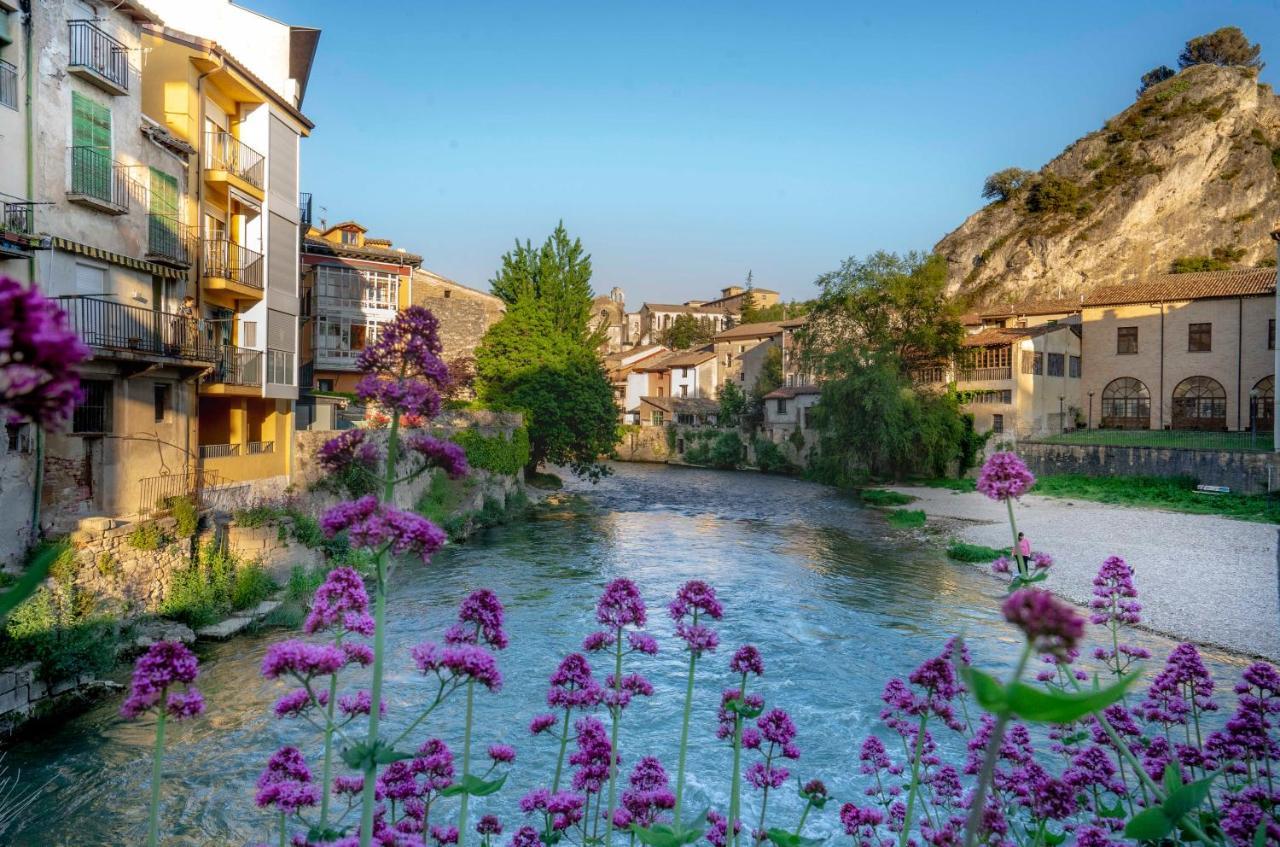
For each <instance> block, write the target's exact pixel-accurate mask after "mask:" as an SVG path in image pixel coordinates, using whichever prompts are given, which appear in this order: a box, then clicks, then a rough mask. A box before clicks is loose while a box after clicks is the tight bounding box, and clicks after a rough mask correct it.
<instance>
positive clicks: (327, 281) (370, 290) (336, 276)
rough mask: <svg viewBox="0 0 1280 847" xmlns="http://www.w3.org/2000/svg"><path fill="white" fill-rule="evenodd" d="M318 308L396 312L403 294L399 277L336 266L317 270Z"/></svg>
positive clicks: (321, 266)
mask: <svg viewBox="0 0 1280 847" xmlns="http://www.w3.org/2000/svg"><path fill="white" fill-rule="evenodd" d="M315 289H316V296H317V297H319V298H321V301H320V303H319V304H318V305H319V306H320V307H321V308H323V307H325V306H331V307H332V306H346V307H348V308H353V309H359V308H365V309H394V308H396V300H397V296H398V294H399V291H400V277H398V276H397V275H396V274H392V273H385V272H383V271H366V270H356V269H355V268H344V267H339V266H337V265H320V266H319V267H318V268H316V284H315Z"/></svg>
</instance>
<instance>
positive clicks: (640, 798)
mask: <svg viewBox="0 0 1280 847" xmlns="http://www.w3.org/2000/svg"><path fill="white" fill-rule="evenodd" d="M627 786H628V787H627V789H626V790H625V791H623V792H622V807H621V808H620V809H618V810H617V812H615V814H614V826H616V827H625V826H628V825H630V824H633V823H634V824H635V825H637V826H642V827H649V826H653V825H654V824H655V823H657V822H658V815H659V814H661V813H662V812H664V811H670V810H671V809H674V808H675V805H676V796H675V795H674V794H672V793H671V789H670V788H669V787H668V782H667V772H666V770H665V769H664V768H663V767H662V763H661V762H659V761H658V759H657V758H656V757H654V756H645V757H644V758H642V759H640V761H638V762H636V766H635V767H634V768H632V769H631V775H630V776H629V777H628V778H627Z"/></svg>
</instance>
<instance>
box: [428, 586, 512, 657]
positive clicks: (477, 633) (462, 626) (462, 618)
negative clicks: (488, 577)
mask: <svg viewBox="0 0 1280 847" xmlns="http://www.w3.org/2000/svg"><path fill="white" fill-rule="evenodd" d="M505 614H506V612H505V610H504V609H503V608H502V601H501V600H499V599H498V595H497V594H495V593H493V592H492V591H490V590H489V589H487V588H481V589H478V590H476V591H472V592H471V593H470V594H468V595H467V598H466V599H465V600H463V601H462V605H461V606H459V607H458V622H457V623H456V624H454V625H453V626H451V627H449V629H448V631H446V632H445V634H444V640H445V643H446V644H479V643H481V642H483V643H485V644H487V645H488V646H490V647H492V648H494V649H495V650H505V649H506V647H507V633H506V632H505V631H504V630H503V628H502V625H503V622H504V620H505Z"/></svg>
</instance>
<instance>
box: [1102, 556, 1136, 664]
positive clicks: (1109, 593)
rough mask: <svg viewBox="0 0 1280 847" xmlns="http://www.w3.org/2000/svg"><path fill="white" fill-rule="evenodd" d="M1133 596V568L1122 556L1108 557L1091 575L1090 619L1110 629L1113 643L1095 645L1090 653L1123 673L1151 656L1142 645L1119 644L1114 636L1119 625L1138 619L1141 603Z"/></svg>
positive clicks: (1134, 590)
mask: <svg viewBox="0 0 1280 847" xmlns="http://www.w3.org/2000/svg"><path fill="white" fill-rule="evenodd" d="M1137 596H1138V590H1137V589H1136V588H1134V586H1133V568H1131V567H1129V565H1128V563H1126V562H1125V560H1124V559H1122V558H1120V557H1119V556H1111V557H1110V558H1108V559H1107V560H1106V561H1105V562H1103V563H1102V567H1100V568H1098V575H1097V576H1095V577H1094V578H1093V599H1092V600H1091V601H1089V607H1090V608H1091V609H1093V614H1092V616H1091V617H1090V621H1092V622H1093V623H1095V624H1103V625H1105V626H1106V627H1107V628H1108V629H1110V630H1111V631H1112V635H1113V639H1112V640H1113V642H1114V646H1113V647H1110V648H1107V647H1098V648H1096V649H1095V650H1094V651H1093V655H1094V658H1096V659H1099V660H1101V661H1103V662H1106V664H1107V666H1108V667H1109V668H1111V669H1112V670H1113V671H1114V672H1115V673H1117V674H1120V673H1123V672H1124V671H1125V670H1126V669H1127V668H1128V667H1129V665H1131V664H1132V663H1133V662H1134V661H1136V660H1138V659H1147V658H1150V657H1151V653H1150V651H1148V650H1146V649H1145V648H1143V647H1137V646H1134V645H1132V644H1123V643H1120V642H1119V639H1118V637H1117V633H1118V631H1119V629H1120V625H1121V624H1129V625H1130V626H1132V625H1134V624H1136V623H1138V622H1139V621H1140V620H1141V615H1140V614H1139V612H1141V611H1142V606H1141V605H1140V604H1139V603H1138V601H1137V600H1136V599H1135V598H1136V597H1137Z"/></svg>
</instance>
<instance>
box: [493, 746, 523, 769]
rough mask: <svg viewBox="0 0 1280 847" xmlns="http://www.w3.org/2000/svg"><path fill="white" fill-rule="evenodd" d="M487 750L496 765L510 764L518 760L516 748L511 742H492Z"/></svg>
mask: <svg viewBox="0 0 1280 847" xmlns="http://www.w3.org/2000/svg"><path fill="white" fill-rule="evenodd" d="M487 752H488V755H489V759H490V760H491V761H492V762H493V763H494V764H495V765H509V764H511V763H512V762H514V761H515V760H516V748H514V747H512V746H511V745H509V744H490V745H489V749H488V751H487Z"/></svg>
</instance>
